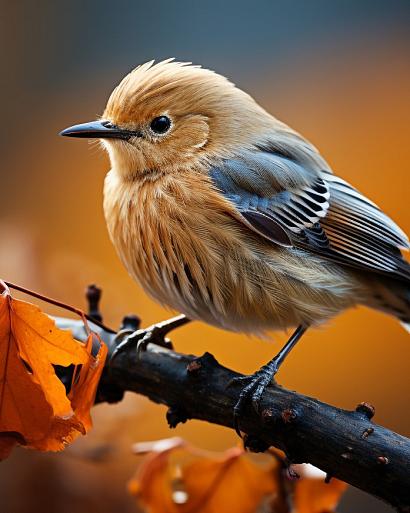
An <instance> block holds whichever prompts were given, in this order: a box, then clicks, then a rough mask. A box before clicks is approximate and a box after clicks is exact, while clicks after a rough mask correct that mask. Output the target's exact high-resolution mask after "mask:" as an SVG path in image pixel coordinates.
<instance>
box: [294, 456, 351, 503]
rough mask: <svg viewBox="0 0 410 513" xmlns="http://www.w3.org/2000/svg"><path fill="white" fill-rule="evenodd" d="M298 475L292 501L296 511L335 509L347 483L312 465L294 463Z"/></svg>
mask: <svg viewBox="0 0 410 513" xmlns="http://www.w3.org/2000/svg"><path fill="white" fill-rule="evenodd" d="M296 472H298V474H299V475H300V479H298V480H297V481H296V483H295V492H294V498H293V502H294V505H295V509H296V512H297V513H331V512H332V511H335V508H336V506H337V505H338V503H339V501H340V498H341V496H342V494H343V492H344V491H345V490H346V488H347V484H346V483H344V482H343V481H339V480H338V479H335V478H332V479H331V480H330V482H329V483H326V482H325V477H326V474H325V473H324V472H322V471H321V470H319V469H318V468H316V467H314V466H313V465H296Z"/></svg>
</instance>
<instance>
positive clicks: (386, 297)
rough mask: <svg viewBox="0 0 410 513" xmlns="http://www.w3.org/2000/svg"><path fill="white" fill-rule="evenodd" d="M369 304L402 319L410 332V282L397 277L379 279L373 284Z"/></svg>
mask: <svg viewBox="0 0 410 513" xmlns="http://www.w3.org/2000/svg"><path fill="white" fill-rule="evenodd" d="M369 306H371V307H373V308H375V309H377V310H381V311H383V312H386V313H388V314H390V315H393V316H394V317H397V319H398V320H399V321H400V323H401V325H402V326H403V328H404V329H405V330H406V331H407V332H408V333H410V282H409V281H407V280H403V281H401V280H397V279H387V278H386V279H378V280H377V282H376V281H374V282H373V283H372V284H371V297H370V301H369Z"/></svg>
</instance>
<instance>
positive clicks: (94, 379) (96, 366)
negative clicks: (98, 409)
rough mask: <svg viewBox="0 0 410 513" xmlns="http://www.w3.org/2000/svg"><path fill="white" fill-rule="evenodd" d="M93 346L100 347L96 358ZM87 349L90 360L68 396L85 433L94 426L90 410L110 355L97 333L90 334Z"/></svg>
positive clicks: (82, 369)
mask: <svg viewBox="0 0 410 513" xmlns="http://www.w3.org/2000/svg"><path fill="white" fill-rule="evenodd" d="M93 345H99V350H98V353H97V355H96V356H93V355H92V353H91V352H92V349H93ZM86 348H87V350H88V351H89V357H88V360H87V362H86V363H85V364H84V365H83V366H82V367H81V370H80V372H79V375H78V377H77V379H76V380H74V383H73V385H72V387H71V391H70V393H69V395H68V397H69V399H71V406H72V408H73V410H74V412H75V416H76V418H77V419H78V420H79V421H80V422H81V424H82V426H83V427H84V430H85V432H87V431H88V430H89V429H90V428H91V426H92V421H91V416H90V409H91V407H92V406H93V404H94V400H95V394H96V391H97V386H98V382H99V381H100V377H101V373H102V371H103V369H104V363H105V359H106V357H107V353H108V348H107V346H106V345H105V344H104V343H103V342H102V340H101V339H100V337H99V336H98V335H97V334H96V333H90V335H89V336H88V340H87V342H86Z"/></svg>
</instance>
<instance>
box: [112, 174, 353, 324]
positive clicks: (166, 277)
mask: <svg viewBox="0 0 410 513" xmlns="http://www.w3.org/2000/svg"><path fill="white" fill-rule="evenodd" d="M104 211H105V217H106V220H107V225H108V230H109V233H110V236H111V239H112V241H113V243H114V245H115V247H116V249H117V252H118V254H119V256H120V258H121V260H122V261H123V263H124V265H125V266H126V268H127V269H128V271H129V273H130V274H131V275H132V276H133V277H134V278H135V279H136V280H137V281H138V282H139V283H140V284H141V285H142V287H143V288H144V289H145V290H146V291H147V292H148V293H149V294H150V295H151V296H152V297H153V298H154V299H156V300H157V301H159V302H160V303H162V304H164V305H168V306H170V307H172V308H173V309H175V310H178V311H181V312H183V313H184V314H186V315H187V316H188V317H189V318H191V319H201V320H203V321H205V322H208V323H210V324H214V325H217V326H220V327H223V328H227V329H231V330H235V331H247V332H253V333H261V332H263V331H265V330H267V329H277V328H285V327H288V326H294V325H297V324H301V323H302V322H303V323H306V324H315V323H317V322H318V321H320V320H321V319H322V320H323V319H326V318H329V317H331V316H332V315H334V314H335V313H336V312H337V311H338V310H340V308H341V307H342V306H343V307H346V306H348V305H349V304H350V302H351V301H349V300H348V297H347V295H348V290H349V289H350V285H348V284H347V283H346V281H345V278H346V277H345V276H344V275H343V274H341V273H340V272H338V271H337V270H336V269H335V268H334V267H333V266H324V265H323V261H322V260H321V259H320V258H316V257H314V256H311V257H310V258H309V267H306V266H305V265H303V262H304V261H305V258H306V257H305V256H304V255H303V253H301V252H300V251H297V250H289V249H287V248H281V247H278V246H276V245H274V244H272V243H270V242H268V241H265V240H264V239H261V238H260V237H259V236H258V235H256V234H255V233H254V232H252V231H250V230H248V229H246V228H244V227H243V226H242V225H241V224H240V223H238V222H237V221H236V219H235V212H234V209H233V207H232V206H231V204H230V203H229V202H228V201H227V200H225V199H224V198H223V196H222V195H221V194H219V192H217V191H216V190H215V189H213V187H212V186H211V183H210V181H209V178H208V177H207V176H206V175H202V174H200V173H192V171H191V172H190V173H189V174H188V173H187V174H184V173H183V172H181V173H180V174H179V175H178V179H175V177H172V176H167V175H165V176H163V177H159V178H157V179H156V180H152V181H151V180H145V181H142V180H141V181H133V182H129V181H124V180H122V179H121V178H120V177H119V176H118V175H117V174H116V173H115V171H110V172H109V173H108V175H107V178H106V181H105V189H104ZM318 311H320V316H318V313H317V312H318Z"/></svg>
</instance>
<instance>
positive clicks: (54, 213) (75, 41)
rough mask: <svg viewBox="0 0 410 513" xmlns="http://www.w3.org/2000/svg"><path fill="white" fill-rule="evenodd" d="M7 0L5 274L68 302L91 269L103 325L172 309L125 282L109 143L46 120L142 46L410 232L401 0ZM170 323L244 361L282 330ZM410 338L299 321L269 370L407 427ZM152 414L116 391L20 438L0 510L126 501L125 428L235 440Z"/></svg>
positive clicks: (353, 507)
mask: <svg viewBox="0 0 410 513" xmlns="http://www.w3.org/2000/svg"><path fill="white" fill-rule="evenodd" d="M1 7H2V9H1V24H2V27H1V31H0V37H1V38H2V39H3V41H2V42H1V50H0V51H1V52H2V54H1V55H2V57H1V58H2V73H1V77H0V80H1V87H2V98H3V100H2V109H1V110H2V117H3V119H2V124H1V129H2V136H1V138H0V146H1V157H2V165H1V168H0V190H1V202H0V241H1V244H0V276H1V277H2V278H4V279H7V280H9V281H15V282H17V283H19V284H21V285H24V286H26V287H30V288H32V289H35V290H37V291H39V292H41V293H44V294H47V295H49V296H52V297H54V298H57V299H60V300H62V301H65V302H68V303H71V304H74V305H77V306H80V307H85V301H84V294H83V291H84V289H85V287H86V285H87V284H89V283H97V284H98V285H99V286H101V287H102V288H103V301H102V309H103V313H104V315H105V321H106V322H107V323H108V324H110V325H112V326H113V327H118V326H119V324H120V321H121V318H122V316H123V315H124V314H126V313H130V312H135V313H137V314H138V315H139V316H140V317H141V318H142V319H143V324H144V325H148V324H151V323H153V322H155V321H158V320H162V319H164V318H166V317H167V316H169V315H170V313H169V312H167V311H165V310H163V309H162V308H160V307H159V306H157V305H156V304H154V303H153V302H152V301H151V300H150V299H148V298H147V297H146V295H145V294H144V293H143V292H142V291H141V290H140V289H139V288H138V287H137V286H136V285H135V284H134V283H133V282H132V280H131V279H130V278H129V277H128V275H127V273H126V271H125V270H124V269H123V267H122V266H121V264H120V262H119V260H118V259H117V256H116V254H115V252H114V249H113V247H112V246H111V243H110V241H109V239H108V235H107V231H106V228H105V222H104V219H103V212H102V186H103V179H104V175H105V173H106V171H107V170H108V159H107V157H106V156H105V155H104V154H102V153H101V152H100V151H99V150H98V148H97V147H96V146H90V145H88V144H87V142H86V141H80V140H67V139H63V138H60V137H58V135H57V134H58V132H59V131H60V130H61V129H63V128H65V127H66V126H68V125H72V124H74V123H77V122H83V121H88V120H91V119H94V118H95V116H97V115H99V114H101V113H102V111H103V109H104V104H105V102H106V99H107V97H108V95H109V93H110V91H111V90H112V88H113V87H114V86H115V85H116V84H117V83H118V82H119V80H120V79H121V78H122V77H123V76H124V75H125V74H126V73H127V72H128V71H129V70H130V69H132V68H133V67H135V66H136V65H137V64H139V63H142V62H144V61H147V60H150V59H157V60H158V59H163V58H167V57H176V58H177V59H179V60H187V61H192V62H194V63H200V64H202V65H203V66H205V67H209V68H211V69H214V70H216V71H218V72H220V73H222V74H224V75H227V76H228V77H230V78H231V79H232V80H233V81H234V82H235V83H236V84H238V85H239V86H240V87H241V88H243V89H245V90H246V91H248V92H249V93H251V94H252V95H253V96H254V97H255V98H256V99H257V101H258V102H259V103H261V104H262V105H263V106H264V107H265V108H267V109H268V110H269V111H270V112H272V113H274V114H275V115H276V116H277V117H279V118H280V119H282V120H283V121H285V122H286V123H288V124H290V125H291V126H292V127H293V128H295V129H297V130H298V131H300V132H302V133H303V134H304V135H305V136H306V137H307V138H309V139H310V140H311V141H312V142H313V143H314V144H315V145H316V146H317V147H319V149H320V150H321V152H322V154H323V155H324V157H325V158H326V159H327V160H328V161H329V162H330V164H331V165H332V166H333V169H334V170H335V172H337V173H339V174H340V175H342V176H343V177H344V178H345V179H347V180H348V181H350V182H352V183H353V184H354V185H356V186H357V187H358V188H359V189H360V190H361V191H363V192H364V193H366V194H367V195H369V196H370V197H371V198H372V199H373V200H374V201H376V202H377V203H378V204H379V205H380V206H381V207H383V209H384V210H385V211H386V212H387V213H388V214H390V215H392V217H393V218H394V219H395V221H397V222H398V223H399V224H400V225H401V227H402V228H403V229H404V230H405V231H407V232H410V213H409V209H408V205H409V186H408V172H409V162H410V145H409V122H410V101H409V90H410V67H409V62H410V61H409V50H410V36H409V23H410V4H409V2H408V0H383V1H381V0H380V1H379V0H361V1H357V0H333V1H332V2H329V1H327V0H309V1H305V0H293V1H291V2H288V1H285V0H275V1H273V0H270V1H254V2H249V1H248V2H246V1H242V0H236V1H225V2H215V1H212V0H208V1H207V2H191V1H188V0H179V1H178V2H176V1H175V2H169V1H165V0H157V1H155V2H146V1H137V0H133V1H124V0H119V1H117V2H110V1H109V0H89V1H80V0H71V1H70V2H63V1H56V0H54V1H51V0H42V1H41V2H32V1H29V0H20V1H19V2H9V1H6V0H2V3H1ZM42 306H43V308H45V309H46V311H48V312H50V313H53V314H60V315H66V314H65V313H62V312H61V311H59V312H58V311H57V310H56V309H54V308H52V307H50V306H49V305H42ZM172 339H173V342H174V344H175V346H176V348H177V350H179V351H182V352H189V353H194V354H201V353H203V352H204V351H210V352H211V353H213V354H214V355H215V356H216V358H217V359H218V360H219V361H220V362H221V363H223V364H224V365H227V366H229V367H232V368H234V369H237V370H238V371H240V372H244V373H249V372H252V371H253V370H255V369H257V368H258V367H259V366H260V365H261V364H263V363H265V362H266V361H267V360H268V359H270V358H271V356H272V355H273V354H274V353H275V352H276V351H277V350H278V348H279V346H280V344H281V343H282V342H283V341H284V336H283V335H278V334H273V335H272V340H271V341H270V342H267V341H260V340H257V339H249V338H247V337H244V336H240V335H235V334H230V333H226V332H222V331H220V330H217V329H214V328H211V327H209V326H206V325H203V324H200V323H195V324H192V325H190V326H187V327H185V328H182V329H180V330H178V331H177V332H175V333H173V334H172ZM409 354H410V346H409V337H408V335H406V333H405V332H404V330H402V328H401V327H400V326H399V324H398V323H397V322H396V321H394V320H393V319H391V318H388V317H385V316H383V315H382V314H379V313H375V312H371V311H369V310H366V309H364V308H359V309H357V310H355V311H350V312H347V313H345V314H344V315H342V316H340V317H339V318H337V319H335V320H334V321H333V322H331V323H330V324H329V325H328V326H326V327H325V328H323V329H321V330H318V331H312V332H310V333H308V335H307V336H306V337H305V339H304V341H303V343H302V344H301V345H300V346H299V347H298V348H297V349H296V350H295V352H294V353H292V356H291V357H290V358H289V361H287V363H286V365H285V366H284V368H283V369H282V370H281V372H280V375H279V378H278V380H279V382H280V383H281V384H282V385H284V386H285V387H289V388H291V389H294V390H297V391H299V392H301V393H304V394H307V395H312V396H314V397H317V398H319V399H321V400H322V401H325V402H329V403H331V404H333V405H336V406H339V407H341V408H347V409H354V408H355V406H356V404H357V403H359V402H361V401H368V402H371V403H373V404H374V405H375V406H376V417H375V420H376V422H378V423H380V424H383V425H385V426H387V427H389V428H391V429H393V430H396V431H398V432H399V433H401V434H403V435H407V436H409V435H410V409H409V408H408V405H406V407H403V400H404V401H406V402H407V401H408V397H409V390H410V378H409ZM164 415H165V408H163V407H160V406H157V405H154V404H151V403H149V402H148V401H147V400H145V399H144V398H142V397H138V396H133V395H128V396H127V397H126V399H125V400H124V401H122V402H121V403H119V404H118V405H115V406H109V405H99V406H97V407H96V408H94V411H93V416H94V421H95V428H94V430H93V431H92V433H91V434H90V435H89V436H87V437H86V438H84V439H81V440H78V441H77V442H76V443H75V444H73V446H71V447H69V448H68V449H67V450H66V451H65V452H64V453H62V454H40V453H35V452H32V451H27V450H22V449H19V450H16V451H15V452H14V453H13V454H12V456H11V457H10V458H9V459H8V460H7V461H5V462H3V463H1V464H0V497H1V507H0V509H1V513H34V512H37V511H41V512H42V513H54V512H59V513H64V512H65V511H67V512H70V513H72V512H79V513H82V512H89V511H91V509H92V508H93V509H94V510H95V511H98V512H100V513H105V512H107V513H108V512H113V511H122V512H124V513H132V512H135V511H137V510H136V507H135V505H134V503H133V500H132V499H131V498H130V497H129V496H128V495H127V493H126V490H125V484H126V481H127V480H128V479H129V477H130V476H131V474H132V473H133V472H134V470H135V468H136V467H137V465H138V463H139V460H138V458H137V457H136V456H133V455H132V454H131V451H130V445H131V444H132V443H133V442H135V441H142V440H147V439H156V438H162V437H168V436H171V435H172V434H177V435H180V436H183V437H185V438H187V439H188V440H190V441H191V442H193V443H194V444H196V445H198V446H199V447H203V448H208V449H215V450H224V449H225V448H227V447H230V446H232V445H235V444H236V443H237V442H238V440H237V437H236V436H235V435H234V433H233V432H231V431H230V430H228V429H224V428H219V427H216V426H212V425H207V424H205V423H199V422H196V421H191V422H188V423H187V424H186V425H183V426H180V427H178V428H177V429H176V430H175V431H174V433H171V432H170V431H169V429H168V427H167V425H166V422H165V418H164ZM364 508H368V510H370V509H371V511H372V512H373V513H377V512H387V511H390V510H389V508H388V507H386V506H385V505H383V504H381V503H380V502H379V501H376V500H375V499H371V498H370V497H368V496H365V495H364V494H362V493H360V492H358V491H355V490H350V491H349V492H348V493H347V494H346V496H345V497H344V499H343V501H342V503H341V505H340V508H339V510H340V511H341V512H353V511H362V510H364Z"/></svg>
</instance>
